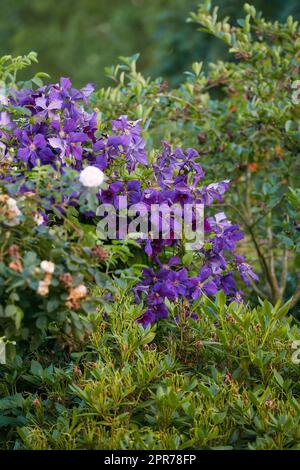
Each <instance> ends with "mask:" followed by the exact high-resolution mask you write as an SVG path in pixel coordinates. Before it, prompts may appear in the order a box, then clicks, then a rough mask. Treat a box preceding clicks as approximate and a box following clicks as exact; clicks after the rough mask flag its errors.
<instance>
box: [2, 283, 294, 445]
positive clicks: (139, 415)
mask: <svg viewBox="0 0 300 470" xmlns="http://www.w3.org/2000/svg"><path fill="white" fill-rule="evenodd" d="M126 290H127V288H125V287H123V288H122V289H119V291H118V293H117V294H116V297H115V301H114V302H113V303H111V304H107V305H106V307H105V310H103V309H102V310H101V312H99V316H98V317H97V318H96V319H95V326H96V328H95V332H94V333H93V335H92V336H91V337H90V338H89V340H88V341H87V342H86V346H85V350H84V351H78V352H73V353H71V354H70V353H69V354H67V353H66V352H64V353H62V352H59V350H55V351H54V352H53V357H52V358H50V357H49V354H47V355H45V354H43V353H42V352H41V353H40V354H35V355H32V356H27V357H25V358H24V359H23V360H22V359H21V358H20V357H18V358H16V360H15V361H14V362H13V363H11V364H9V365H7V366H6V367H4V366H2V369H1V372H0V374H1V385H0V394H1V397H2V398H1V399H0V426H1V428H2V429H3V432H2V444H1V446H2V447H3V448H5V447H10V448H15V449H20V448H21V449H22V448H25V449H215V448H226V449H227V448H233V449H241V448H250V449H299V448H300V447H299V446H300V401H299V392H300V390H299V378H300V375H299V374H300V369H299V360H298V356H297V353H298V352H297V350H294V349H293V345H294V341H295V340H299V333H300V330H299V327H298V326H296V325H293V324H292V320H291V318H286V316H285V315H286V312H287V307H286V306H283V307H280V306H279V305H277V306H276V307H272V306H271V304H269V303H268V302H264V303H262V304H261V305H258V306H257V307H256V308H255V309H254V310H251V309H250V308H248V307H247V306H242V305H240V306H238V305H237V304H235V303H232V304H231V305H229V306H226V305H225V304H224V298H223V296H222V295H219V297H218V299H217V300H216V302H215V303H212V302H211V301H210V300H208V299H206V300H205V302H204V304H203V305H202V306H198V307H197V312H198V313H199V314H200V319H199V320H198V321H193V320H191V319H178V317H177V321H178V322H179V323H176V322H174V321H169V322H166V321H164V322H161V323H159V324H158V325H157V326H156V327H155V328H153V329H146V330H145V329H143V328H142V327H141V326H140V325H138V324H137V323H136V322H135V321H134V319H135V318H137V317H138V316H139V315H140V308H139V307H138V306H134V305H132V297H131V296H130V295H128V294H126ZM178 313H180V312H174V314H175V316H176V315H177V314H178ZM103 314H105V320H103V317H102V315H103ZM179 318H180V317H179ZM66 364H68V365H66Z"/></svg>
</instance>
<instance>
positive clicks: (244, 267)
mask: <svg viewBox="0 0 300 470" xmlns="http://www.w3.org/2000/svg"><path fill="white" fill-rule="evenodd" d="M234 259H235V264H236V267H237V269H238V271H239V273H240V276H241V279H242V280H243V281H244V282H245V284H250V279H253V281H258V276H257V275H256V274H255V272H254V271H253V268H252V266H250V264H248V263H246V262H245V258H244V257H243V256H241V255H235V257H234Z"/></svg>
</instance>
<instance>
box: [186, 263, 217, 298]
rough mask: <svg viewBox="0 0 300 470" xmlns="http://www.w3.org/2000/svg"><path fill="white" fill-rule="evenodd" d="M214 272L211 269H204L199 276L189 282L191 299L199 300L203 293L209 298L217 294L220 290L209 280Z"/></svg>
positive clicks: (191, 278)
mask: <svg viewBox="0 0 300 470" xmlns="http://www.w3.org/2000/svg"><path fill="white" fill-rule="evenodd" d="M211 274H212V272H211V270H210V269H209V268H206V267H203V268H202V269H201V270H200V272H199V274H198V276H193V277H190V278H189V280H188V286H189V290H190V297H191V298H192V299H193V300H196V299H198V298H199V297H200V296H201V295H202V294H203V293H204V294H205V295H207V296H210V295H214V294H216V293H217V291H218V288H217V286H216V284H215V283H214V282H213V281H211V280H208V278H209V277H210V276H211Z"/></svg>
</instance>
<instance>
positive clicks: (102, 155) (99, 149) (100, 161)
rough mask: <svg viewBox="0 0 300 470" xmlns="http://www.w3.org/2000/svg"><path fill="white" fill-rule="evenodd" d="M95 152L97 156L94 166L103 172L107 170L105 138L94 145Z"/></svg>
mask: <svg viewBox="0 0 300 470" xmlns="http://www.w3.org/2000/svg"><path fill="white" fill-rule="evenodd" d="M93 152H94V154H95V157H94V158H95V163H94V165H95V166H97V167H98V168H99V169H100V170H102V171H103V170H105V169H106V168H107V167H108V159H107V155H106V143H105V141H104V139H103V138H102V139H99V140H97V141H96V142H95V143H94V145H93ZM89 158H90V157H89Z"/></svg>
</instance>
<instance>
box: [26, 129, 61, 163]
mask: <svg viewBox="0 0 300 470" xmlns="http://www.w3.org/2000/svg"><path fill="white" fill-rule="evenodd" d="M20 141H21V142H20V143H21V146H20V148H19V150H18V157H19V158H20V160H22V161H23V162H26V163H28V164H30V165H31V166H35V165H36V163H37V160H38V159H39V160H40V161H41V162H42V163H45V162H47V163H49V161H51V157H52V156H53V153H52V152H51V150H50V149H49V148H48V147H47V142H46V139H45V137H44V136H43V135H42V134H36V135H34V136H30V135H28V134H27V132H25V131H22V132H21V139H20Z"/></svg>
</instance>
